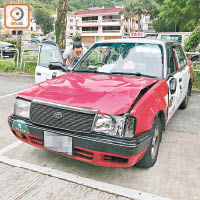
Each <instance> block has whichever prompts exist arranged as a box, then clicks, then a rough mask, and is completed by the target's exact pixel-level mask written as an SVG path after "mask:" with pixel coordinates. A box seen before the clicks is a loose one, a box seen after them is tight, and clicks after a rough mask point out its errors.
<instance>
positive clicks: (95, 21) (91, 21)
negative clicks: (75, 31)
mask: <svg viewBox="0 0 200 200" xmlns="http://www.w3.org/2000/svg"><path fill="white" fill-rule="evenodd" d="M98 21H99V20H85V21H82V23H83V24H88V23H92V24H95V23H98Z"/></svg>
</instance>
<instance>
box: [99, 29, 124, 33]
mask: <svg viewBox="0 0 200 200" xmlns="http://www.w3.org/2000/svg"><path fill="white" fill-rule="evenodd" d="M120 32H121V31H120V30H103V31H102V33H120Z"/></svg>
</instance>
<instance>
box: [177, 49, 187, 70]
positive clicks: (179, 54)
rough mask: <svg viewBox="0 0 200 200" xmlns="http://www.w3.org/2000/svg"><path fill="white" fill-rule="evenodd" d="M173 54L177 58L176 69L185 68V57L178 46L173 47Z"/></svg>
mask: <svg viewBox="0 0 200 200" xmlns="http://www.w3.org/2000/svg"><path fill="white" fill-rule="evenodd" d="M175 52H176V56H177V61H178V67H179V68H181V67H183V66H185V65H186V60H185V56H184V54H183V52H182V50H181V49H180V47H179V46H176V47H175Z"/></svg>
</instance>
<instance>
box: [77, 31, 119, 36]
mask: <svg viewBox="0 0 200 200" xmlns="http://www.w3.org/2000/svg"><path fill="white" fill-rule="evenodd" d="M80 34H81V36H121V35H122V31H121V30H99V31H82V32H81V33H80Z"/></svg>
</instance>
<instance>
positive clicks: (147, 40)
mask: <svg viewBox="0 0 200 200" xmlns="http://www.w3.org/2000/svg"><path fill="white" fill-rule="evenodd" d="M102 43H103V44H105V43H148V44H161V45H165V44H166V43H174V44H178V42H176V41H173V40H163V39H151V38H125V39H112V40H103V41H99V42H97V43H96V44H102Z"/></svg>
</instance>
